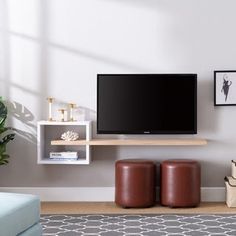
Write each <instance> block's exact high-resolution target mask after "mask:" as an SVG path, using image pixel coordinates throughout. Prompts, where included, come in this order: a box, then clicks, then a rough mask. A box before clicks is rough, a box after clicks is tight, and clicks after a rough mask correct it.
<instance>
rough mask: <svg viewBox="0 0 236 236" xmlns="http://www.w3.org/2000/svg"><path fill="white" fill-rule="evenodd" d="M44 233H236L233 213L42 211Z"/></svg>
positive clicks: (113, 235)
mask: <svg viewBox="0 0 236 236" xmlns="http://www.w3.org/2000/svg"><path fill="white" fill-rule="evenodd" d="M41 224H42V226H43V235H54V236H57V235H58V236H77V235H81V236H122V235H127V236H128V235H130V236H164V235H168V236H206V235H210V236H228V235H231V236H232V235H234V236H236V215H233V214H224V215H223V214H216V215H203V214H202V215H196V214H195V215H189V214H186V215H153V214H152V215H42V216H41Z"/></svg>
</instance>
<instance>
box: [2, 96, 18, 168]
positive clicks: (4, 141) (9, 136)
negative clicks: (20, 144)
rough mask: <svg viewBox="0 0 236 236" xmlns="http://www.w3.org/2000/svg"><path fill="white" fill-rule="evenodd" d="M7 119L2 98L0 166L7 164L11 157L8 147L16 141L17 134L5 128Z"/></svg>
mask: <svg viewBox="0 0 236 236" xmlns="http://www.w3.org/2000/svg"><path fill="white" fill-rule="evenodd" d="M6 119H7V107H6V105H5V104H4V102H3V101H2V99H1V97H0V165H5V164H7V163H8V162H9V161H8V158H9V155H8V154H7V153H6V145H7V143H8V142H10V141H11V140H13V139H14V137H15V134H14V133H9V130H11V128H10V127H5V121H6Z"/></svg>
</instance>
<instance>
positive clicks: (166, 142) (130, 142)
mask: <svg viewBox="0 0 236 236" xmlns="http://www.w3.org/2000/svg"><path fill="white" fill-rule="evenodd" d="M206 144H207V140H206V139H92V140H89V141H86V140H76V141H63V140H52V141H51V145H92V146H196V145H197V146H200V145H206Z"/></svg>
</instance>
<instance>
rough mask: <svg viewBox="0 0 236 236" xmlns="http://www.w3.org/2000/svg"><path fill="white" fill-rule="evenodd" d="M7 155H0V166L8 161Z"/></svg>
mask: <svg viewBox="0 0 236 236" xmlns="http://www.w3.org/2000/svg"><path fill="white" fill-rule="evenodd" d="M8 159H9V155H7V154H0V165H6V164H7V163H8V162H9V161H8Z"/></svg>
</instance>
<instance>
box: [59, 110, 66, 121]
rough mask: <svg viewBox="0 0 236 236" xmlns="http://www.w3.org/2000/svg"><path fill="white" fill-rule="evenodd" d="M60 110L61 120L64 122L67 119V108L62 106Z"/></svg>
mask: <svg viewBox="0 0 236 236" xmlns="http://www.w3.org/2000/svg"><path fill="white" fill-rule="evenodd" d="M58 111H60V112H61V121H62V122H64V121H65V111H66V109H64V108H61V109H59V110H58Z"/></svg>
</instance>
